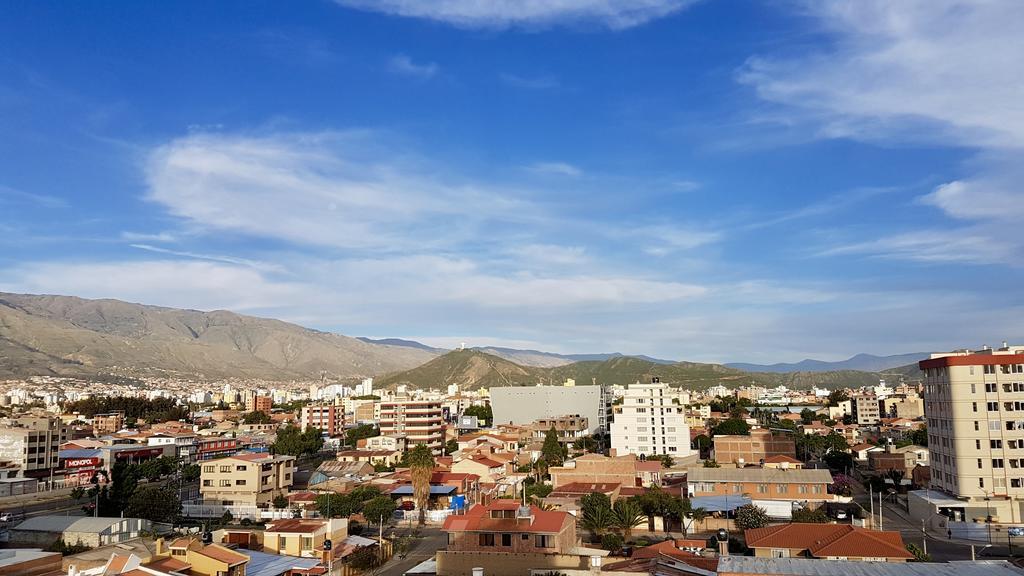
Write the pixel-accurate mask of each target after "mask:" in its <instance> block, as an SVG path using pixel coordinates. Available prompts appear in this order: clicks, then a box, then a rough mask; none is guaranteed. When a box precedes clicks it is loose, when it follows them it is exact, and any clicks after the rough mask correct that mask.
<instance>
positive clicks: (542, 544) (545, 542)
mask: <svg viewBox="0 0 1024 576" xmlns="http://www.w3.org/2000/svg"><path fill="white" fill-rule="evenodd" d="M534 546H536V547H537V548H554V546H555V539H554V538H552V537H551V536H548V535H547V534H537V536H536V538H535V539H534Z"/></svg>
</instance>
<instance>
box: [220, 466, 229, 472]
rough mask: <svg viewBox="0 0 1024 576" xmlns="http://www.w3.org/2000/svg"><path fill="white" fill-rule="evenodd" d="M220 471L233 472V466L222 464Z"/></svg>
mask: <svg viewBox="0 0 1024 576" xmlns="http://www.w3.org/2000/svg"><path fill="white" fill-rule="evenodd" d="M220 471H221V472H231V466H221V467H220Z"/></svg>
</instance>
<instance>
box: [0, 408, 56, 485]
mask: <svg viewBox="0 0 1024 576" xmlns="http://www.w3.org/2000/svg"><path fill="white" fill-rule="evenodd" d="M67 440H68V427H67V426H66V425H65V424H64V423H63V422H62V421H61V419H60V418H50V417H34V416H28V417H24V418H15V419H9V420H4V421H3V422H2V423H0V460H6V461H8V462H12V463H14V464H17V465H19V466H20V467H21V470H22V472H23V474H24V475H25V476H28V477H30V478H43V477H46V476H48V475H50V474H51V472H54V471H56V470H57V468H58V467H59V466H60V458H59V456H58V452H59V450H60V445H61V444H63V443H64V442H66V441H67Z"/></svg>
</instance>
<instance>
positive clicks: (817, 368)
mask: <svg viewBox="0 0 1024 576" xmlns="http://www.w3.org/2000/svg"><path fill="white" fill-rule="evenodd" d="M925 358H928V352H914V353H910V354H896V355H893V356H875V355H873V354H857V355H855V356H851V357H850V358H847V359H846V360H839V361H837V362H826V361H823V360H812V359H810V358H808V359H806V360H801V361H800V362H793V363H790V364H785V363H780V364H745V363H742V362H733V363H729V364H726V366H728V367H730V368H736V369H738V370H746V371H749V372H831V371H834V370H863V371H867V372H879V371H882V370H887V369H889V368H898V367H900V366H906V365H907V364H913V363H914V362H918V361H920V360H924V359H925Z"/></svg>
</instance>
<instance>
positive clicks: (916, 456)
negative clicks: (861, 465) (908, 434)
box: [868, 444, 928, 473]
mask: <svg viewBox="0 0 1024 576" xmlns="http://www.w3.org/2000/svg"><path fill="white" fill-rule="evenodd" d="M927 465H928V448H926V447H924V446H915V445H913V444H911V445H909V446H903V447H901V448H895V447H893V446H892V445H891V444H890V445H889V446H887V447H886V448H885V450H881V451H874V452H871V453H869V454H868V467H869V468H870V469H871V470H874V471H876V472H886V471H888V470H898V471H900V472H904V473H906V472H909V471H911V470H913V469H914V468H915V467H917V466H927Z"/></svg>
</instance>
